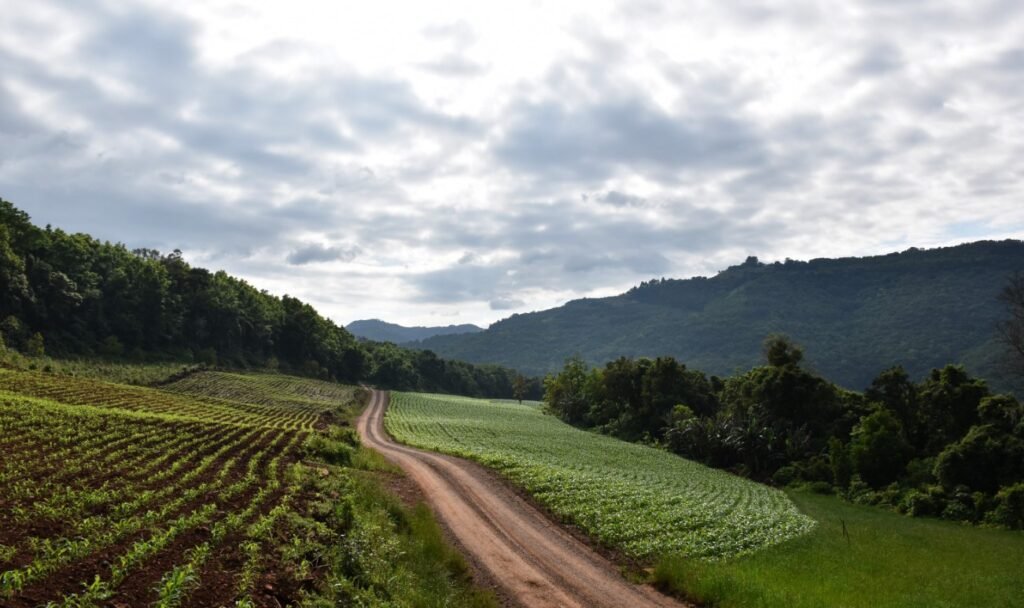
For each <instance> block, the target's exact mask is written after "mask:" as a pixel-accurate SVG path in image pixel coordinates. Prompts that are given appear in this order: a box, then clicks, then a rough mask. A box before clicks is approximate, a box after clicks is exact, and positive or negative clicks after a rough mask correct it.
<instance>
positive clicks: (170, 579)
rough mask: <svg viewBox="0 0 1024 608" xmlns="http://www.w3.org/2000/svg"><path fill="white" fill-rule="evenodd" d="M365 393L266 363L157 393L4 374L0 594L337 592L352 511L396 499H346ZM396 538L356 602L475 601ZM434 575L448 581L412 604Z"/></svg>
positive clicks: (93, 596) (290, 600) (39, 597)
mask: <svg viewBox="0 0 1024 608" xmlns="http://www.w3.org/2000/svg"><path fill="white" fill-rule="evenodd" d="M90 376H91V375H90ZM364 395H365V392H364V391H363V390H362V389H358V388H354V387H348V386H341V385H337V384H333V383H328V382H322V381H318V380H309V379H300V378H290V377H285V376H278V375H272V374H232V373H223V372H196V373H192V374H189V375H185V376H183V377H178V378H176V379H174V380H173V381H172V382H171V383H170V384H168V385H165V386H163V387H161V388H146V387H142V386H127V385H123V384H118V383H116V382H109V381H105V380H104V379H103V378H102V377H80V376H71V375H67V374H58V373H41V372H37V371H32V370H16V369H15V370H12V369H0V488H2V491H0V606H3V607H4V608H8V607H10V608H36V607H37V606H48V607H65V608H84V607H87V606H89V607H95V608H99V607H101V606H118V605H123V606H133V607H134V606H159V607H161V608H172V607H176V606H253V607H254V608H255V607H259V608H266V607H267V606H275V605H279V603H280V604H281V605H300V604H301V605H309V606H318V605H335V604H338V603H339V601H340V600H339V598H340V596H338V594H337V593H336V592H335V589H336V588H337V584H338V581H339V580H341V579H340V578H339V577H340V576H341V574H339V569H340V568H342V565H343V564H359V563H361V562H360V559H362V558H360V557H359V556H354V555H348V554H345V553H344V547H345V546H347V545H345V543H344V542H343V541H344V539H345V538H346V535H348V534H350V533H353V529H352V526H353V525H354V523H353V522H354V520H355V518H354V517H353V516H352V511H353V509H354V508H353V507H352V505H353V504H358V505H360V507H358V509H363V510H364V511H366V512H371V511H372V512H374V513H376V514H377V515H375V516H374V517H377V518H379V517H384V518H387V517H394V516H396V514H397V513H400V511H401V508H400V507H397V506H395V505H386V506H385V505H384V504H382V502H381V500H380V498H379V497H378V496H376V495H374V497H372V498H367V499H366V500H360V501H354V500H353V497H352V496H351V493H352V492H353V491H354V489H353V486H352V483H351V478H350V475H349V473H348V471H349V468H348V467H349V465H350V463H351V457H352V455H353V453H357V451H358V450H359V447H358V439H357V438H356V436H355V435H354V434H353V433H352V432H351V429H349V428H346V427H344V426H343V424H344V422H343V421H345V420H348V419H350V418H351V417H353V416H354V415H355V412H356V411H357V410H358V408H359V403H358V400H359V399H360V398H361V397H362V396H364ZM360 491H362V490H360ZM358 509H356V510H358ZM402 533H403V532H402V531H401V530H400V529H399V528H397V527H396V528H393V529H389V530H386V531H382V530H378V531H377V532H375V533H374V534H376V536H372V538H373V539H375V540H373V541H372V542H374V543H376V544H377V545H380V546H385V545H387V546H391V543H395V547H396V549H395V551H394V552H393V553H392V554H391V555H392V556H393V557H394V559H393V560H392V561H391V563H386V564H383V565H382V566H381V581H375V582H372V583H371V582H366V581H360V580H352V581H349V580H348V579H346V580H347V582H346V585H347V587H346V588H347V589H350V590H351V591H352V594H355V595H352V594H349V595H348V596H346V597H356V596H358V597H361V598H371V597H372V598H378V599H379V598H385V597H394V598H398V599H396V600H395V603H396V605H437V606H441V605H446V606H463V605H469V604H467V603H465V602H463V601H462V600H460V599H458V597H457V592H458V593H462V591H459V590H460V589H464V587H465V585H464V583H461V582H459V581H458V580H456V579H455V578H454V577H455V574H454V573H452V572H447V571H430V572H428V571H426V570H425V571H423V572H422V573H420V574H416V575H413V574H410V573H409V572H407V571H406V565H405V563H406V562H407V561H408V559H409V558H408V557H407V556H408V555H410V554H411V553H412V552H411V550H410V546H411V544H412V543H413V541H412V540H411V539H408V538H404V537H400V535H401V534H402ZM389 569H390V570H389ZM438 576H440V577H442V579H443V580H448V579H445V578H444V577H449V576H451V577H453V578H452V579H451V580H450V581H449V583H448V584H445V585H441V586H439V588H442V587H443V588H444V589H447V590H448V591H445V592H443V593H439V594H436V595H431V596H429V597H430V599H424V598H426V597H427V596H426V595H424V596H423V597H421V598H418V599H416V600H415V601H414V600H413V599H411V595H410V594H411V593H413V592H412V591H411V590H415V589H425V588H427V587H429V585H426V584H424V581H427V580H430V581H433V580H436V579H437V577H438ZM225 581H228V582H225ZM268 585H269V586H270V587H271V588H272V589H273V592H270V591H267V588H268ZM403 585H404V586H407V587H409V589H404V588H399V587H402V586H403ZM369 587H372V589H370V590H367V589H368V588H369ZM346 593H348V592H346ZM416 593H419V592H416ZM281 594H285V595H281ZM403 598H404V599H403ZM375 601H376V600H375ZM341 604H342V605H346V604H345V603H344V602H341Z"/></svg>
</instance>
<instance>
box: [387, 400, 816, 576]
mask: <svg viewBox="0 0 1024 608" xmlns="http://www.w3.org/2000/svg"><path fill="white" fill-rule="evenodd" d="M385 426H386V428H387V429H388V431H389V432H390V433H391V434H392V435H393V436H394V437H395V438H396V439H398V440H399V441H402V442H405V443H407V444H409V445H413V446H416V447H420V448H425V449H429V450H436V451H441V452H447V453H449V454H454V455H457V456H462V457H466V458H470V459H473V460H476V461H478V462H480V463H482V464H484V465H485V466H489V467H492V468H494V469H497V470H498V471H500V472H501V473H502V474H503V475H505V476H506V477H507V478H509V479H510V480H511V481H512V482H513V483H515V484H517V485H519V486H521V487H523V488H524V489H525V490H526V491H527V492H529V493H530V494H531V495H533V496H534V497H535V498H536V499H537V500H538V501H539V502H540V503H542V504H543V505H544V506H546V507H547V508H548V509H550V510H551V511H552V512H553V513H554V514H556V515H557V516H559V517H562V518H564V519H565V520H567V521H569V522H571V523H573V524H575V525H577V526H579V527H580V528H582V529H583V530H585V531H586V532H587V533H589V534H590V535H591V536H593V537H594V538H596V539H597V540H599V541H600V542H601V543H602V544H605V545H606V546H609V547H614V548H616V549H619V550H622V551H624V552H625V553H627V554H628V555H630V556H632V557H634V558H638V559H651V558H654V557H656V556H659V555H665V554H676V555H685V556H688V557H699V558H706V559H718V558H722V557H729V556H736V555H743V554H749V553H752V552H754V551H757V550H759V549H761V548H764V547H767V546H770V545H774V544H777V543H780V542H782V541H785V540H788V539H791V538H795V537H798V536H801V535H803V534H805V533H806V532H809V531H810V530H811V529H812V528H813V527H814V526H815V522H814V520H812V519H810V518H809V517H806V516H805V515H803V514H801V513H800V512H799V510H798V509H797V508H796V506H794V504H793V503H792V502H791V501H790V499H789V498H788V497H787V496H786V495H785V494H784V493H782V492H780V491H778V490H775V489H772V488H769V487H767V486H764V485H761V484H757V483H754V482H751V481H748V480H745V479H742V478H740V477H736V476H734V475H731V474H729V473H726V472H723V471H718V470H715V469H711V468H708V467H705V466H703V465H700V464H697V463H694V462H691V461H688V460H684V459H682V458H679V457H677V456H674V455H672V454H669V453H667V452H663V451H661V450H658V449H655V448H651V447H647V446H642V445H636V444H631V443H626V442H623V441H619V440H617V439H613V438H610V437H606V436H602V435H597V434H594V433H589V432H586V431H581V430H578V429H575V428H573V427H571V426H569V425H567V424H565V423H563V422H561V421H560V420H558V419H556V418H555V417H553V416H548V415H545V414H544V413H543V412H542V411H541V409H540V408H539V406H538V405H537V404H526V405H520V404H517V403H515V402H508V401H500V402H499V401H484V400H479V399H470V398H464V397H453V396H448V395H427V394H416V393H393V394H392V399H391V406H390V409H389V410H388V413H387V416H386V418H385Z"/></svg>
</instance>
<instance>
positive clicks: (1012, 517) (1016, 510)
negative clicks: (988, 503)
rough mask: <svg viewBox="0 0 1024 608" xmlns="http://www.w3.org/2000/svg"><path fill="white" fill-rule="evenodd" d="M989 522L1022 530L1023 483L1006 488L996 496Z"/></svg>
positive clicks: (1023, 526) (1023, 518) (1023, 510)
mask: <svg viewBox="0 0 1024 608" xmlns="http://www.w3.org/2000/svg"><path fill="white" fill-rule="evenodd" d="M990 521H993V522H995V523H998V524H1000V525H1004V526H1006V527H1008V528H1012V529H1015V530H1022V529H1024V482H1021V483H1015V484H1013V485H1011V486H1007V487H1005V488H1003V489H1002V490H1000V491H999V493H998V494H996V507H995V509H993V511H992V516H991V519H990Z"/></svg>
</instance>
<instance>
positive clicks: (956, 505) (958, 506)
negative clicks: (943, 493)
mask: <svg viewBox="0 0 1024 608" xmlns="http://www.w3.org/2000/svg"><path fill="white" fill-rule="evenodd" d="M942 519H948V520H950V521H971V520H972V519H974V509H973V508H971V507H969V506H967V505H965V504H964V503H962V502H960V501H959V500H950V501H949V502H947V503H946V508H944V509H943V510H942Z"/></svg>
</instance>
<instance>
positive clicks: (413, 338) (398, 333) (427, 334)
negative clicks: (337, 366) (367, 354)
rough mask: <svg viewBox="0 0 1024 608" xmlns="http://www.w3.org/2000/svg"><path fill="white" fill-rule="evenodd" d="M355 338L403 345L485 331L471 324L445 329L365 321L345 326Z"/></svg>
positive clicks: (371, 320) (450, 326) (374, 320)
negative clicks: (437, 337)
mask: <svg viewBox="0 0 1024 608" xmlns="http://www.w3.org/2000/svg"><path fill="white" fill-rule="evenodd" d="M345 329H347V330H348V331H349V333H351V334H352V335H353V336H355V337H357V338H364V339H366V340H373V341H374V342H393V343H395V344H403V343H405V342H417V341H419V340H426V339H427V338H433V337H434V336H450V335H455V334H469V333H475V332H480V331H483V328H482V327H477V326H476V325H473V324H471V323H463V324H461V325H446V326H443V327H440V326H439V327H421V326H416V327H406V326H404V325H398V324H396V323H387V322H386V321H381V320H380V319H363V320H360V321H352V322H351V323H349V324H348V325H346V326H345Z"/></svg>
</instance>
